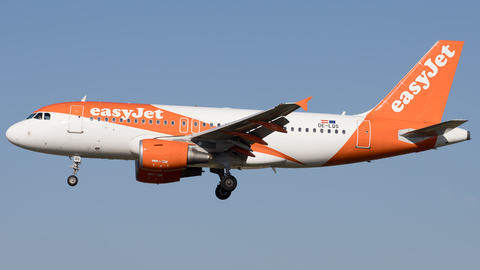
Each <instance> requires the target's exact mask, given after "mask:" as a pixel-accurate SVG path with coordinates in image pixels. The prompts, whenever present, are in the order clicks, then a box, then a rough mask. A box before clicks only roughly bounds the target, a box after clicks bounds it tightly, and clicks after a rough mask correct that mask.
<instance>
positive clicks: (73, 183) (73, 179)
mask: <svg viewBox="0 0 480 270" xmlns="http://www.w3.org/2000/svg"><path fill="white" fill-rule="evenodd" d="M67 183H68V185H70V186H71V187H74V186H76V185H77V184H78V178H77V177H76V176H75V175H70V176H69V177H68V178H67Z"/></svg>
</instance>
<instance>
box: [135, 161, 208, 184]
mask: <svg viewBox="0 0 480 270" xmlns="http://www.w3.org/2000/svg"><path fill="white" fill-rule="evenodd" d="M139 165H140V164H139V161H138V160H137V161H135V177H136V179H137V181H139V182H142V183H150V184H165V183H172V182H178V181H180V178H183V177H190V176H200V175H202V168H185V169H183V170H177V171H168V172H161V171H149V170H145V169H142V168H140V167H139Z"/></svg>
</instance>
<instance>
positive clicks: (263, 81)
mask: <svg viewBox="0 0 480 270" xmlns="http://www.w3.org/2000/svg"><path fill="white" fill-rule="evenodd" d="M479 9H480V6H479V3H478V1H396V2H392V1H2V2H1V3H0V91H1V98H0V105H1V106H0V108H1V109H0V110H1V112H2V117H1V119H0V127H1V130H3V131H4V132H5V131H6V130H7V128H8V127H9V126H10V125H12V124H14V123H15V122H18V121H21V120H23V119H24V118H25V117H27V116H28V115H29V114H30V113H31V112H32V111H34V110H36V109H37V108H40V107H42V106H45V105H48V104H52V103H57V102H65V101H75V100H80V99H82V98H83V96H84V95H87V100H90V101H92V100H95V101H116V102H139V103H153V104H171V105H192V106H193V105H198V106H209V107H233V108H247V109H259V110H263V109H268V108H271V107H273V106H275V105H277V104H278V103H282V102H296V101H299V100H301V99H304V98H306V97H308V96H313V99H312V100H311V101H310V103H309V111H311V112H325V113H339V114H340V113H342V111H346V112H347V114H357V113H362V112H364V111H367V110H369V109H371V108H372V107H373V106H375V105H376V104H377V103H378V102H379V101H380V100H381V99H382V98H383V97H384V96H385V95H386V94H387V93H388V92H389V91H390V90H391V89H392V88H393V87H394V86H395V85H396V84H397V82H398V81H399V80H400V79H401V78H402V77H403V76H404V75H405V74H406V73H407V72H408V71H409V70H410V69H411V68H412V67H413V65H414V64H415V63H416V62H417V61H418V60H420V58H421V57H422V56H423V55H424V54H425V53H426V52H427V51H428V50H429V49H430V48H431V47H432V46H433V44H434V43H435V42H436V41H437V40H441V39H451V40H463V41H465V45H464V49H463V52H462V57H461V58H460V62H459V65H458V69H457V73H456V76H455V79H454V82H453V86H452V91H451V94H450V99H449V101H448V104H447V107H446V110H445V114H444V117H443V119H444V120H450V119H469V120H470V121H469V122H467V123H466V124H464V125H463V126H462V127H463V128H465V129H468V130H470V131H471V133H472V138H473V139H472V140H471V141H467V142H463V143H461V144H457V145H453V146H448V147H444V148H440V149H438V150H436V151H435V150H432V151H427V152H423V153H418V154H411V155H406V156H401V157H395V158H389V159H385V160H378V161H373V162H372V163H361V164H353V165H347V166H338V167H331V168H314V169H303V170H300V169H278V170H277V173H276V174H275V173H274V172H273V171H272V170H271V169H263V170H251V171H249V170H247V171H234V175H235V176H236V177H237V179H238V180H239V185H238V188H237V189H236V190H235V192H234V193H233V194H232V196H231V197H230V198H229V199H228V200H226V201H220V200H218V199H217V198H216V197H215V195H214V189H215V187H216V185H217V183H218V177H217V176H216V175H214V174H211V173H209V172H206V173H205V174H204V175H203V176H201V177H195V178H188V179H184V180H182V181H180V182H179V183H174V184H167V185H158V186H157V185H149V184H143V183H139V182H136V181H135V176H134V163H133V162H132V161H118V160H117V161H112V160H93V159H84V160H83V162H82V166H81V170H80V172H79V180H80V182H79V184H78V185H77V186H76V187H75V188H72V187H70V186H68V185H67V183H66V178H67V176H68V175H70V174H71V173H72V170H71V169H70V168H69V166H70V165H71V163H70V160H69V159H68V158H67V157H60V156H50V155H45V154H39V153H34V152H30V151H26V150H24V149H21V148H18V147H15V146H14V145H12V144H10V143H9V142H8V141H7V140H6V138H5V137H4V139H2V140H0V145H1V149H2V150H1V153H2V154H1V155H0V164H1V172H0V174H1V178H0V269H62V270H63V269H339V270H340V269H369V270H372V269H379V270H380V269H382V270H384V269H390V270H392V269H402V270H404V269H437V270H438V269H464V270H465V269H479V268H480V256H479V255H480V232H479V228H480V181H479V180H480V179H479V178H480V177H479V172H480V164H479V158H478V157H479V151H480V148H479V142H480V137H479V134H480V128H479V121H480V117H479V116H480V115H479V111H478V107H479V106H478V104H479V100H480V93H479V89H478V88H479V78H480V77H479V75H480V73H479V71H480V68H479V66H480V53H479V48H480V35H479V26H480V17H479V15H478V10H479Z"/></svg>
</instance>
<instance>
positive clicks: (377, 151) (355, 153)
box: [323, 117, 437, 166]
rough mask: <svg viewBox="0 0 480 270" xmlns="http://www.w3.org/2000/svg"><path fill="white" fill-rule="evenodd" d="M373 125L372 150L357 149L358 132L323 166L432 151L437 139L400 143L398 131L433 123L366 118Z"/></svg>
mask: <svg viewBox="0 0 480 270" xmlns="http://www.w3.org/2000/svg"><path fill="white" fill-rule="evenodd" d="M365 120H370V123H371V130H370V132H371V144H370V148H369V149H366V148H357V147H356V144H357V132H358V130H357V131H355V132H354V133H353V134H352V136H351V137H350V139H349V140H348V141H347V142H346V143H345V145H343V147H342V148H341V149H340V150H339V151H338V152H337V153H336V154H335V155H334V156H333V157H332V158H331V159H330V160H329V161H328V162H327V163H325V164H324V165H323V166H333V165H341V164H348V163H355V162H362V161H369V160H375V159H380V158H386V157H392V156H398V155H403V154H408V153H413V152H420V151H425V150H429V149H432V148H433V147H434V146H435V143H436V141H437V137H436V136H434V137H430V138H427V139H425V140H423V141H420V142H418V143H415V144H412V143H407V142H403V141H400V140H399V139H398V131H399V130H403V129H408V128H412V129H419V128H422V127H426V126H429V125H431V123H422V122H410V121H399V120H391V119H384V118H368V117H367V118H365Z"/></svg>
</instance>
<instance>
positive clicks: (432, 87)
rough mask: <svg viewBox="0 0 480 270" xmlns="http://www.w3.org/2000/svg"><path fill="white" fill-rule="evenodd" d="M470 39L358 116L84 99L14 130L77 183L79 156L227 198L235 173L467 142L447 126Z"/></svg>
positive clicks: (283, 107)
mask: <svg viewBox="0 0 480 270" xmlns="http://www.w3.org/2000/svg"><path fill="white" fill-rule="evenodd" d="M463 44H464V42H463V41H448V40H441V41H438V42H437V43H435V45H434V46H433V47H432V48H431V49H430V50H429V51H428V52H427V54H425V56H423V58H422V59H421V60H420V61H419V62H418V63H417V64H416V65H415V66H414V67H413V68H412V69H411V70H410V71H409V72H408V73H407V75H406V76H405V77H404V78H403V79H402V80H401V81H400V82H399V83H398V84H397V85H396V86H395V87H394V88H393V89H392V90H391V91H390V92H389V94H388V95H387V96H386V97H385V98H384V99H383V100H381V101H380V103H378V105H376V106H375V107H374V108H373V109H371V110H369V111H367V112H365V113H361V114H357V115H346V114H345V113H343V114H341V115H337V114H323V113H306V112H294V111H296V110H297V109H299V108H303V109H304V110H305V111H306V110H307V106H308V102H309V100H310V99H311V97H309V98H306V99H303V100H301V101H298V102H295V103H282V104H279V105H278V106H276V107H273V108H271V109H268V110H265V111H256V110H245V109H231V108H206V107H196V106H195V107H188V106H169V105H151V104H133V103H112V102H91V101H86V99H85V97H84V98H83V99H82V100H81V101H78V102H65V103H57V104H53V105H48V106H45V107H42V108H40V109H38V110H36V111H34V112H33V113H32V114H30V115H29V116H28V117H27V118H26V120H23V121H21V122H18V123H16V124H14V125H12V126H11V127H10V128H9V129H8V130H7V132H6V137H7V139H8V140H9V141H10V142H11V143H13V144H14V145H16V146H19V147H21V148H24V149H27V150H31V151H35V152H41V153H46V154H53V155H62V156H68V157H70V159H71V160H72V163H73V165H72V166H71V168H72V169H73V174H72V175H70V176H68V178H67V183H68V184H69V185H70V186H75V185H77V183H78V177H77V173H78V171H79V170H80V164H81V160H82V158H101V159H122V160H134V161H135V175H136V180H137V181H139V182H143V183H152V184H163V183H172V182H178V181H180V179H181V178H184V177H193V176H200V175H202V173H203V172H204V171H203V168H209V169H210V172H212V173H215V174H217V175H218V176H219V178H220V181H219V184H218V185H217V187H216V189H215V194H216V196H217V198H218V199H220V200H225V199H227V198H229V197H230V195H231V193H232V192H233V191H234V190H235V188H236V187H237V180H236V178H235V177H234V176H233V175H232V173H231V171H232V170H233V169H239V170H241V169H259V168H273V170H274V171H275V169H276V168H309V167H324V166H334V165H343V164H350V163H357V162H369V161H371V160H376V159H381V158H387V157H393V156H397V155H403V154H408V153H414V152H421V151H425V150H430V149H436V148H438V147H442V146H446V145H450V144H454V143H458V142H462V141H466V140H470V132H469V131H467V130H464V129H461V128H459V126H460V125H462V124H464V123H465V122H467V120H458V119H457V120H449V121H444V122H442V121H441V120H442V115H443V112H444V109H445V105H446V102H447V99H448V94H449V92H450V88H451V85H452V81H453V78H454V75H455V71H456V68H457V64H458V60H459V58H460V54H461V51H462V48H463Z"/></svg>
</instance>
